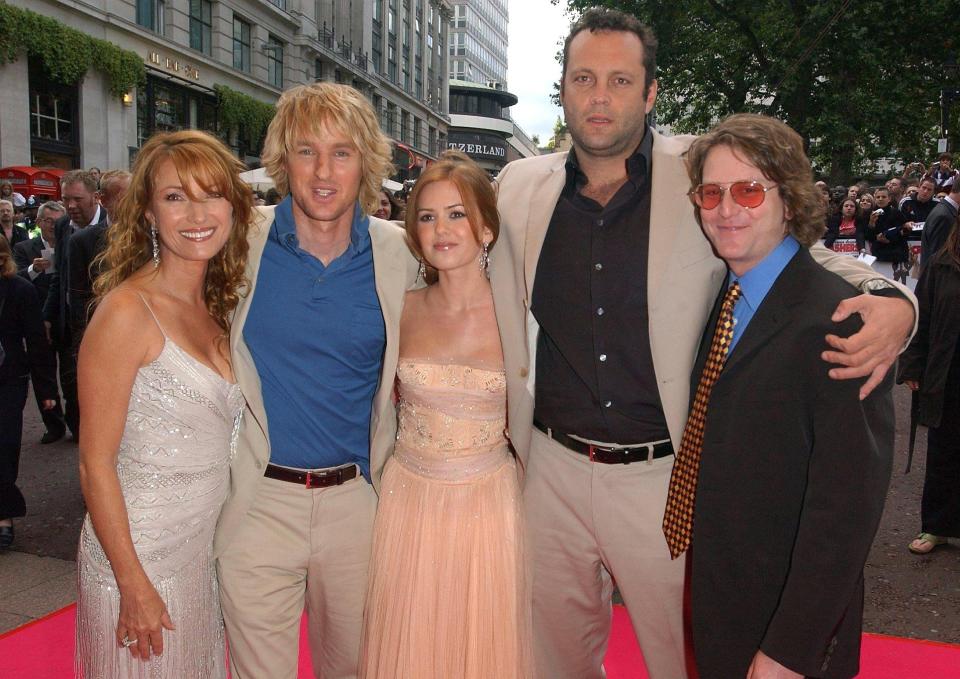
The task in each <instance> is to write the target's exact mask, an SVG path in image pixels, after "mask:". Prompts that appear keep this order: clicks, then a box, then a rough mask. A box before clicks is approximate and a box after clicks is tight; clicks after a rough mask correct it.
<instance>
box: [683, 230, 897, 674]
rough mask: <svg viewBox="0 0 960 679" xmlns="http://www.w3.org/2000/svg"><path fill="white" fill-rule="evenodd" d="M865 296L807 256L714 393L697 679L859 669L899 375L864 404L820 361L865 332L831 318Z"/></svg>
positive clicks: (699, 504) (752, 328)
mask: <svg viewBox="0 0 960 679" xmlns="http://www.w3.org/2000/svg"><path fill="white" fill-rule="evenodd" d="M856 294H857V291H856V290H855V289H854V288H853V287H851V286H850V285H849V284H847V283H845V282H844V281H843V280H842V279H841V278H840V277H838V276H836V275H834V274H832V273H829V272H828V271H826V270H825V269H823V268H822V267H820V266H819V265H818V264H816V263H815V262H814V261H813V259H812V257H811V256H810V254H809V253H808V252H807V250H805V249H801V250H800V251H799V252H798V253H797V254H796V255H795V256H794V258H793V259H792V260H791V261H790V262H789V264H788V265H787V267H786V268H785V269H784V270H783V272H782V273H781V275H780V277H779V278H778V279H777V281H776V282H775V283H774V285H773V287H772V288H771V289H770V292H769V293H768V294H767V296H766V298H765V299H764V301H763V303H762V304H761V305H760V308H759V309H758V310H757V313H756V315H755V316H754V317H753V319H752V320H751V322H750V325H749V326H747V328H746V330H745V331H744V334H743V336H742V337H741V338H740V340H739V342H738V343H737V345H736V346H735V347H734V349H733V352H732V353H731V354H730V356H729V358H728V360H727V363H726V365H725V367H724V370H723V372H722V373H721V375H720V377H719V378H718V380H717V382H716V384H715V385H714V388H713V392H712V394H711V397H710V403H709V407H708V409H707V420H706V428H705V433H704V444H703V457H702V461H701V466H700V475H699V483H698V486H697V498H696V507H695V516H694V529H693V540H692V543H691V559H692V597H693V598H692V613H693V632H694V649H695V653H696V658H697V665H698V668H699V670H700V677H701V679H730V678H731V677H743V676H745V675H746V672H747V668H748V667H749V665H750V662H751V660H752V658H753V656H754V655H755V653H756V651H757V650H758V649H759V650H762V651H763V652H764V653H766V654H767V655H769V656H770V657H772V658H773V659H774V660H776V661H778V662H780V663H781V664H783V665H785V666H786V667H788V668H789V669H791V670H793V671H795V672H800V673H803V674H805V675H806V676H810V677H831V678H841V677H843V678H846V677H853V676H854V675H855V674H856V673H857V671H858V666H859V657H860V633H861V617H862V611H863V565H864V563H865V561H866V558H867V553H868V551H869V549H870V545H871V543H872V542H873V537H874V534H875V533H876V529H877V525H878V524H879V521H880V515H881V512H882V509H883V503H884V499H885V495H886V489H887V485H888V483H889V479H890V467H891V461H892V456H893V431H894V414H893V400H892V397H891V395H890V386H891V383H892V375H890V376H888V377H887V379H886V380H885V382H884V383H883V384H882V385H881V386H879V387H878V388H877V389H876V390H875V391H874V392H873V393H872V394H871V395H870V397H869V398H867V399H866V400H864V401H860V400H859V398H858V391H859V388H860V386H861V384H862V380H844V381H837V380H831V379H830V378H829V377H828V376H827V370H828V368H829V366H828V365H827V364H826V363H824V362H823V361H822V360H821V359H820V352H821V350H822V349H823V348H825V342H824V336H825V335H826V334H827V333H828V332H833V333H837V334H840V335H849V334H850V333H851V332H854V331H856V330H857V329H859V327H860V325H861V323H860V321H859V319H857V318H856V317H855V318H854V319H848V320H847V321H845V322H844V323H841V324H839V327H837V325H836V324H834V323H832V322H831V321H830V316H831V314H832V313H833V310H834V309H835V308H836V306H837V304H838V303H839V302H840V301H841V300H842V299H845V298H848V297H853V296H855V295H856ZM721 298H722V295H721V297H718V300H717V302H718V303H717V305H715V308H714V312H713V315H712V317H711V323H710V324H708V326H707V327H708V330H707V332H706V333H705V335H704V339H703V343H702V344H701V347H700V356H699V359H698V361H697V365H696V367H695V369H694V377H693V380H694V386H696V383H697V381H698V380H699V376H700V373H701V371H702V369H703V364H704V362H705V358H706V354H707V351H708V349H709V345H710V342H711V339H712V334H713V328H714V325H715V323H716V318H717V315H718V313H719V301H720V299H721ZM694 392H695V389H694V390H693V391H691V393H694Z"/></svg>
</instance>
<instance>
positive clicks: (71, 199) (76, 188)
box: [43, 170, 107, 439]
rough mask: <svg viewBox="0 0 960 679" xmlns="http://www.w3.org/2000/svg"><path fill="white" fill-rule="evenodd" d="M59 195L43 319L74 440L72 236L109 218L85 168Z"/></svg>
mask: <svg viewBox="0 0 960 679" xmlns="http://www.w3.org/2000/svg"><path fill="white" fill-rule="evenodd" d="M60 195H61V198H62V201H63V204H64V206H65V207H66V209H67V214H66V216H64V217H62V218H61V219H59V220H58V221H57V223H56V226H55V230H56V239H57V249H56V252H55V253H54V268H55V272H54V274H53V280H51V281H50V291H49V292H48V293H47V300H46V302H45V303H44V305H43V320H44V322H45V323H46V324H47V328H48V329H49V330H50V333H51V339H52V341H53V345H54V347H55V348H56V350H57V356H58V358H59V360H60V388H61V389H62V390H63V401H64V411H65V413H64V414H65V418H66V421H67V426H68V427H69V428H70V431H71V432H73V436H74V438H75V439H79V436H80V407H79V404H78V403H77V355H76V347H75V344H74V341H73V335H72V333H71V330H70V261H69V254H68V253H69V251H70V239H71V238H72V237H73V235H74V233H76V232H77V231H80V230H81V229H84V228H87V227H88V226H91V225H94V224H99V223H100V222H102V221H104V220H105V219H106V217H107V213H106V210H104V209H103V208H102V207H101V206H100V200H99V194H98V192H97V182H96V180H95V179H94V177H93V175H91V174H90V173H89V172H87V171H85V170H72V171H70V172H67V173H66V174H64V175H63V177H62V178H61V179H60Z"/></svg>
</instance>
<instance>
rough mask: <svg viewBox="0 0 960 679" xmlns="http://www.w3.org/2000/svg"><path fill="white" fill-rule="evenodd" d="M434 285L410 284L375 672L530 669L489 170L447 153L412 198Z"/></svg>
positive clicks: (412, 234)
mask: <svg viewBox="0 0 960 679" xmlns="http://www.w3.org/2000/svg"><path fill="white" fill-rule="evenodd" d="M406 228H407V234H408V236H409V238H410V243H411V248H412V249H413V251H414V253H415V254H416V255H417V256H419V257H420V258H421V262H424V263H425V265H428V266H429V267H430V269H431V271H430V274H432V275H428V276H427V277H428V279H431V278H436V281H435V282H434V283H432V284H431V285H428V286H427V287H425V288H421V289H419V290H414V291H412V292H409V293H407V295H406V299H405V301H404V310H403V315H402V318H401V321H400V361H399V364H398V368H397V390H398V394H399V403H398V417H399V431H398V434H397V441H396V448H395V450H394V453H393V455H392V456H391V457H390V459H389V460H388V462H387V465H386V467H385V469H384V473H383V479H382V483H381V491H380V507H379V510H378V513H377V520H376V524H375V527H374V537H373V555H372V559H371V562H370V585H369V589H368V592H367V603H366V610H365V620H364V638H363V644H362V650H361V662H360V664H361V670H360V676H361V677H362V678H363V679H454V678H456V679H491V678H493V677H496V678H497V679H526V678H528V677H531V676H532V673H533V672H532V669H531V667H532V662H531V656H530V653H531V643H530V607H529V602H528V596H527V589H528V588H527V582H526V577H525V574H524V556H523V545H522V522H521V503H520V493H519V488H518V483H517V473H516V465H515V461H514V458H513V455H512V454H511V452H510V449H509V445H508V442H507V439H506V438H505V434H504V431H505V429H506V378H505V375H504V372H503V357H502V353H501V350H500V336H499V333H498V330H497V322H496V318H495V316H494V309H493V298H492V295H491V290H490V282H489V280H488V279H487V275H486V269H487V252H488V249H489V247H490V246H492V245H493V243H494V241H495V240H496V237H497V233H498V231H499V217H498V216H497V210H496V197H495V194H494V192H493V189H492V187H491V185H490V182H489V180H488V178H487V176H486V173H485V172H484V171H483V170H481V169H480V168H479V167H478V166H477V165H476V164H475V163H473V161H470V160H469V159H467V158H466V156H463V155H462V154H445V155H444V157H443V158H442V159H441V161H440V162H438V163H435V164H433V165H432V166H431V167H430V168H429V169H428V170H427V171H426V172H424V173H423V175H422V176H421V177H420V179H419V181H418V182H417V185H416V187H415V188H414V191H413V193H412V194H411V197H410V201H409V204H408V210H407V217H406Z"/></svg>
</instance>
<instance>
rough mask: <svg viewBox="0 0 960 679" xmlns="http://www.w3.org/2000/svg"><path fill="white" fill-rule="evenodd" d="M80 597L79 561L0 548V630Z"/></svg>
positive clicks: (48, 611)
mask: <svg viewBox="0 0 960 679" xmlns="http://www.w3.org/2000/svg"><path fill="white" fill-rule="evenodd" d="M76 599H77V564H76V563H75V562H74V561H64V560H63V559H55V558H53V557H49V556H34V555H32V554H24V553H23V552H16V551H10V550H8V551H5V552H0V634H3V633H4V632H7V631H9V630H11V629H14V628H15V627H19V626H20V625H24V624H26V623H28V622H30V621H31V620H36V619H37V618H42V617H43V616H45V615H47V614H48V613H50V612H51V611H56V610H58V609H60V608H63V607H64V606H66V605H68V604H70V603H73V602H74V601H76Z"/></svg>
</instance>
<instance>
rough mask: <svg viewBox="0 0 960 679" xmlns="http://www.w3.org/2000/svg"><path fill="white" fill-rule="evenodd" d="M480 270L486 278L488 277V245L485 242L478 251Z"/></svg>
mask: <svg viewBox="0 0 960 679" xmlns="http://www.w3.org/2000/svg"><path fill="white" fill-rule="evenodd" d="M480 271H482V272H483V273H484V274H485V275H486V276H487V278H489V277H490V246H489V245H488V244H487V243H484V244H483V249H482V250H481V251H480Z"/></svg>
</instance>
